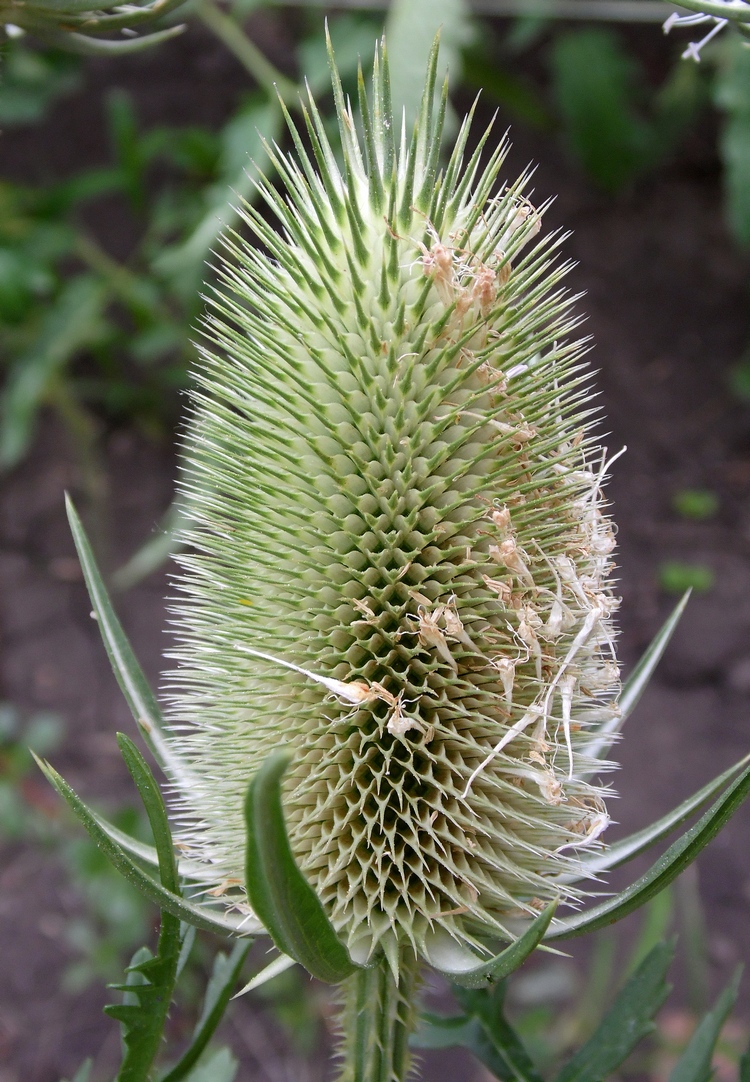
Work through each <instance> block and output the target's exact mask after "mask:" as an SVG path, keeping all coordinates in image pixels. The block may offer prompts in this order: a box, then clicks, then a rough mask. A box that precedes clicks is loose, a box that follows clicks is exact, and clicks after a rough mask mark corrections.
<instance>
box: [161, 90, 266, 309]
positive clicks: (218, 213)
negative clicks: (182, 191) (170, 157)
mask: <svg viewBox="0 0 750 1082" xmlns="http://www.w3.org/2000/svg"><path fill="white" fill-rule="evenodd" d="M281 128H282V111H281V107H280V105H279V103H278V102H277V101H275V100H267V99H266V98H265V97H261V96H258V97H254V98H252V99H250V101H249V103H248V104H247V105H246V106H244V107H243V108H242V109H241V110H240V111H239V112H238V113H237V114H236V115H235V116H234V117H232V119H231V120H230V121H229V123H228V124H227V125H226V126H225V127H224V129H223V131H222V133H221V158H220V165H219V179H218V181H217V183H216V184H214V185H212V186H211V187H210V188H209V189H208V191H207V193H206V209H205V213H204V216H203V218H202V219H201V221H200V222H199V223H198V225H197V226H196V227H195V228H194V229H193V231H192V232H191V234H190V236H189V237H187V239H185V240H183V241H180V242H178V243H177V244H173V245H171V246H169V247H167V248H164V249H162V250H161V251H160V253H159V255H158V256H157V257H156V258H155V259H154V261H153V270H154V272H155V273H156V274H157V275H159V276H162V277H164V278H166V279H167V280H168V281H169V284H170V285H171V286H172V288H173V289H175V290H177V291H178V292H179V294H180V296H183V297H186V298H192V296H193V294H196V293H197V292H198V291H199V289H200V284H201V282H202V281H203V277H204V275H205V267H204V263H205V261H206V259H207V258H208V256H209V255H210V253H211V251H212V250H213V248H214V247H215V245H217V244H218V243H219V239H220V236H221V234H222V232H224V231H228V230H230V229H231V228H232V227H233V226H234V225H235V223H236V222H237V218H238V211H237V207H238V206H239V205H240V204H241V203H242V201H243V200H244V199H247V200H250V201H251V200H252V198H253V196H254V192H255V189H254V187H253V174H254V173H255V172H257V170H258V169H260V168H265V166H266V164H267V154H266V151H265V149H264V146H263V140H264V139H265V140H266V141H267V142H268V143H270V144H272V143H273V142H274V141H275V140H276V139H278V138H279V136H280V133H281Z"/></svg>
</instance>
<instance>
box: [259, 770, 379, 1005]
mask: <svg viewBox="0 0 750 1082" xmlns="http://www.w3.org/2000/svg"><path fill="white" fill-rule="evenodd" d="M289 759H290V756H289V755H288V754H287V753H286V752H276V753H275V754H273V755H271V756H269V757H268V759H266V761H265V763H264V764H263V766H262V767H261V768H260V770H259V771H258V772H257V773H256V774H255V776H254V777H253V779H252V781H251V782H250V785H249V786H248V791H247V797H246V800H245V822H246V824H247V850H246V858H245V889H246V890H247V895H248V898H249V900H250V904H251V906H252V907H253V909H254V911H255V913H256V914H257V916H258V917H259V918H260V920H261V921H262V922H263V924H264V925H265V926H266V928H267V929H268V931H269V933H270V935H271V938H272V939H273V941H274V943H275V944H276V946H277V947H278V948H279V950H280V951H283V952H284V954H288V955H290V957H292V958H294V959H295V960H296V961H298V962H299V963H300V964H301V965H303V966H304V967H305V969H307V970H308V972H310V973H312V975H313V976H314V977H317V978H318V980H322V981H327V982H328V983H330V984H338V983H339V981H342V980H344V979H345V978H346V977H349V976H351V974H352V973H354V972H355V970H356V969H358V968H360V967H358V966H355V964H354V963H353V962H352V960H351V958H350V957H349V952H348V951H347V949H346V947H345V946H344V944H343V943H342V942H341V940H340V939H339V938H338V936H337V934H336V931H335V929H334V927H333V925H332V924H331V922H330V921H329V919H328V916H327V915H326V912H325V910H324V909H323V906H322V904H321V902H320V899H319V898H318V896H317V894H316V893H315V891H314V890H313V889H312V887H311V886H310V884H309V883H308V882H307V880H306V879H305V877H304V876H303V875H302V872H301V871H300V870H299V868H298V867H297V864H296V862H295V860H294V855H293V853H292V850H291V847H290V845H289V839H288V837H287V833H286V826H285V824H284V812H283V809H282V806H281V778H282V775H283V774H284V771H285V770H286V768H287V766H288V765H289Z"/></svg>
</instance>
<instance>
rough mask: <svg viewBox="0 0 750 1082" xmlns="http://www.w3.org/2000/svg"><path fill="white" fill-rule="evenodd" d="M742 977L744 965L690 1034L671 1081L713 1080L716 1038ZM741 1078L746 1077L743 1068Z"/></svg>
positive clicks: (706, 1081)
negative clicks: (743, 1074) (712, 1061)
mask: <svg viewBox="0 0 750 1082" xmlns="http://www.w3.org/2000/svg"><path fill="white" fill-rule="evenodd" d="M741 977H742V966H739V967H738V968H737V969H736V970H735V972H734V976H733V977H732V979H731V981H730V982H729V984H728V985H727V987H726V988H725V989H724V991H723V992H722V993H721V995H720V996H719V998H718V999H717V1001H716V1003H715V1005H714V1007H713V1008H712V1009H711V1010H710V1011H709V1012H708V1014H707V1015H705V1017H704V1018H703V1019H702V1020H701V1023H700V1025H699V1026H698V1028H697V1029H696V1031H695V1033H694V1034H693V1036H692V1037H691V1038H690V1043H689V1044H688V1046H687V1048H686V1049H685V1051H684V1052H683V1053H682V1055H681V1056H680V1058H679V1059H678V1060H677V1063H676V1064H675V1066H674V1069H673V1070H672V1073H671V1074H670V1076H669V1082H710V1080H711V1078H712V1076H713V1071H712V1069H711V1060H712V1057H713V1054H714V1051H715V1049H716V1042H717V1041H718V1039H719V1036H720V1035H721V1031H722V1028H723V1026H724V1023H725V1022H726V1020H727V1018H728V1017H729V1012H730V1011H731V1010H732V1007H733V1006H734V1002H735V1000H736V999H737V992H738V990H739V986H740V978H741ZM740 1078H742V1074H741V1072H740Z"/></svg>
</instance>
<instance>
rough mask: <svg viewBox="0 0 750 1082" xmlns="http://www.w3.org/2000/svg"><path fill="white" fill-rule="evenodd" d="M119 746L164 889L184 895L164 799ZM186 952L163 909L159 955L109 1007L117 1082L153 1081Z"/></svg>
mask: <svg viewBox="0 0 750 1082" xmlns="http://www.w3.org/2000/svg"><path fill="white" fill-rule="evenodd" d="M118 744H119V745H120V750H121V752H122V754H123V758H124V759H125V763H126V765H127V768H128V770H129V771H130V775H131V777H132V778H133V781H134V782H135V784H136V786H137V788H138V792H139V793H140V795H141V799H142V801H143V805H144V807H145V809H146V814H147V815H148V820H149V823H150V825H151V830H152V832H153V835H154V842H155V845H156V851H157V854H158V858H159V879H160V882H161V886H162V888H163V889H164V890H165V891H166V892H168V893H170V894H172V893H173V894H176V895H179V883H178V881H177V865H176V862H175V858H174V847H173V845H172V834H171V831H170V829H169V822H168V820H167V812H166V808H165V807H164V801H163V799H162V795H161V793H160V792H159V788H158V786H157V784H156V782H155V781H154V778H153V775H152V774H151V771H150V770H149V768H148V765H147V763H146V761H145V759H144V758H143V756H142V755H141V753H140V752H139V751H138V749H137V748H136V746H135V745H134V744H133V742H132V741H131V740H129V739H128V737H126V736H123V734H119V735H118ZM181 948H182V943H181V939H180V921H179V918H178V917H177V916H175V915H174V914H173V913H171V912H169V911H165V910H162V914H161V927H160V930H159V941H158V945H157V949H156V955H155V956H154V957H151V956H150V954H149V956H147V957H145V956H144V957H143V958H142V960H141V959H140V958H139V960H138V961H136V960H135V959H134V960H133V963H132V964H131V966H130V968H129V970H128V979H127V982H126V984H125V985H121V986H120V988H121V990H122V991H124V992H126V993H127V994H126V997H125V998H124V1000H123V1002H122V1003H119V1004H115V1005H113V1006H107V1007H105V1008H104V1012H105V1014H107V1015H109V1017H110V1018H115V1019H117V1020H118V1021H119V1022H120V1025H121V1027H122V1037H123V1044H124V1046H125V1055H124V1057H123V1061H122V1066H121V1067H120V1071H119V1073H118V1076H117V1079H118V1082H148V1079H149V1075H150V1068H151V1065H152V1064H153V1062H154V1060H155V1058H156V1056H157V1053H158V1051H159V1047H160V1045H161V1042H162V1039H163V1036H164V1025H165V1023H166V1020H167V1014H168V1012H169V1006H170V1003H171V1002H172V993H173V991H174V985H175V981H176V979H177V967H178V964H179V960H180V954H181ZM144 950H145V949H144Z"/></svg>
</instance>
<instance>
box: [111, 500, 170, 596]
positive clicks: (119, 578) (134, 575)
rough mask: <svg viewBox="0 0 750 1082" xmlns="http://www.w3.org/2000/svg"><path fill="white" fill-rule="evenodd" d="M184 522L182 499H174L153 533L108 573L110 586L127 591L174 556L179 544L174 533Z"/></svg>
mask: <svg viewBox="0 0 750 1082" xmlns="http://www.w3.org/2000/svg"><path fill="white" fill-rule="evenodd" d="M187 521H188V516H187V510H186V508H185V503H184V498H183V499H179V498H175V499H174V500H173V501H172V503H171V504H170V506H169V508H168V510H167V512H166V514H165V515H164V516H163V518H162V520H161V522H160V523H159V525H158V526H157V527H156V530H155V531H154V533H153V534H152V535H151V536H150V537H148V538H147V539H146V541H144V543H143V544H142V545H141V546H140V548H139V549H138V550H137V551H136V552H134V553H133V555H132V556H131V557H130V559H129V560H128V561H127V563H124V564H123V565H122V567H119V568H118V569H117V571H116V572H115V573H114V575H113V576H112V585H113V586H114V588H115V589H116V590H129V589H130V588H131V586H135V585H136V584H137V583H139V582H142V581H143V579H145V578H148V576H149V575H151V574H152V573H153V572H154V571H158V569H159V568H160V567H163V566H164V564H165V563H166V562H167V560H168V559H169V558H170V557H171V556H175V555H176V554H177V552H179V551H180V547H181V543H180V542H179V541H178V540H177V534H178V533H179V532H180V530H182V528H183V527H184V526H185V525H186V523H187Z"/></svg>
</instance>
